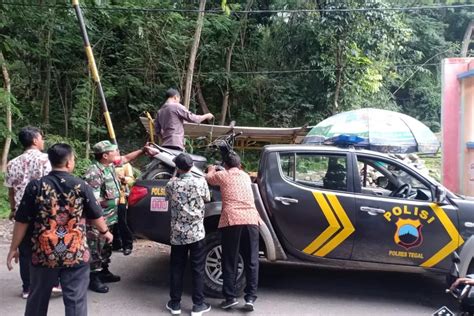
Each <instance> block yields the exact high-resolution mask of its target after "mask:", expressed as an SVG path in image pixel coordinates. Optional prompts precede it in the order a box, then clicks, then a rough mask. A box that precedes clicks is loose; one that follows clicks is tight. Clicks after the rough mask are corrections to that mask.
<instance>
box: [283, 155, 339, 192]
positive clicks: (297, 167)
mask: <svg viewBox="0 0 474 316" xmlns="http://www.w3.org/2000/svg"><path fill="white" fill-rule="evenodd" d="M280 168H281V172H282V175H283V177H284V178H285V179H286V180H289V181H292V182H295V183H298V184H302V185H305V186H309V187H313V188H320V189H329V190H337V191H347V158H346V156H338V155H329V154H319V153H296V154H295V153H281V154H280Z"/></svg>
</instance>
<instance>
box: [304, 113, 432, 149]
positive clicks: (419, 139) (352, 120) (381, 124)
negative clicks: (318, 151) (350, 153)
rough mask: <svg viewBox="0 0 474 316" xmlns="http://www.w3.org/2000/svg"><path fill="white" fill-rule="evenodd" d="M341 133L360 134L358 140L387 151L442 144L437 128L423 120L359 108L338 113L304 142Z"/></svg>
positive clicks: (317, 141)
mask: <svg viewBox="0 0 474 316" xmlns="http://www.w3.org/2000/svg"><path fill="white" fill-rule="evenodd" d="M338 135H357V136H360V137H363V138H364V141H362V142H361V143H359V144H357V145H358V146H359V145H360V146H361V147H365V148H368V149H370V150H376V151H381V152H387V153H411V152H422V153H436V152H437V151H438V149H439V147H440V144H439V141H438V139H437V138H436V136H435V135H434V134H433V132H432V131H431V130H430V129H429V128H428V126H426V125H425V124H423V123H421V122H420V121H418V120H416V119H414V118H412V117H410V116H408V115H405V114H402V113H397V112H392V111H387V110H380V109H372V108H367V109H359V110H354V111H348V112H343V113H339V114H336V115H334V116H331V117H330V118H327V119H325V120H324V121H322V122H320V123H319V124H318V125H316V126H315V127H313V129H311V131H309V133H308V134H307V135H306V137H305V138H304V139H303V143H318V144H320V143H321V142H323V141H324V140H325V139H327V138H330V137H334V136H338Z"/></svg>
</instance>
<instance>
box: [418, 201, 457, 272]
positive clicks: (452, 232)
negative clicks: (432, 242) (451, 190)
mask: <svg viewBox="0 0 474 316" xmlns="http://www.w3.org/2000/svg"><path fill="white" fill-rule="evenodd" d="M430 206H431V208H432V209H433V211H434V213H435V214H436V216H437V217H438V218H439V221H440V222H441V224H443V226H444V229H446V232H447V233H448V235H449V237H450V238H451V241H450V242H448V243H447V244H446V245H445V246H444V247H443V248H441V249H440V250H439V251H438V252H437V253H435V254H434V255H433V256H432V257H431V258H429V259H428V260H426V261H425V262H423V263H422V264H421V265H420V266H422V267H425V268H431V267H433V266H434V265H436V264H438V263H439V262H440V261H441V260H443V259H444V258H446V257H447V256H448V255H449V254H450V253H452V252H453V251H454V250H456V249H457V248H458V247H459V246H461V245H462V244H463V243H464V240H463V239H462V237H461V235H459V232H458V230H457V229H456V226H454V224H453V222H451V220H450V219H449V217H448V215H446V213H445V212H444V210H443V208H441V207H439V206H438V205H436V204H434V203H433V204H430Z"/></svg>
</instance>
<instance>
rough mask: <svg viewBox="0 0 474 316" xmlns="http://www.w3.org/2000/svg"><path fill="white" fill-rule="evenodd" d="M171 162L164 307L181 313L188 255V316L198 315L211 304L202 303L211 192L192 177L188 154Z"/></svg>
mask: <svg viewBox="0 0 474 316" xmlns="http://www.w3.org/2000/svg"><path fill="white" fill-rule="evenodd" d="M174 162H175V164H176V168H177V169H178V173H179V177H178V178H173V179H171V180H170V181H169V182H168V183H167V184H166V197H167V199H168V201H169V203H170V207H169V209H170V215H171V236H170V241H171V259H170V298H171V300H170V301H169V302H168V303H167V304H166V308H167V309H168V310H169V311H170V312H171V314H172V315H179V314H180V313H181V304H180V302H181V294H182V292H183V274H184V268H185V266H186V261H187V259H188V252H189V253H190V261H191V271H192V278H193V282H192V283H193V295H192V299H193V310H192V313H191V315H193V316H199V315H202V313H205V312H208V311H210V310H211V305H209V304H208V303H206V302H205V301H204V263H205V256H204V255H205V253H204V251H205V249H204V246H205V243H204V237H205V234H206V232H205V230H204V202H209V200H210V193H209V187H208V186H207V183H206V181H205V180H204V178H196V177H193V175H192V174H191V172H190V171H191V168H192V166H193V160H192V158H191V157H190V156H189V155H188V154H184V153H183V154H180V155H179V156H177V157H176V158H175V159H174Z"/></svg>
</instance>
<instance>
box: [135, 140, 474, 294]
mask: <svg viewBox="0 0 474 316" xmlns="http://www.w3.org/2000/svg"><path fill="white" fill-rule="evenodd" d="M195 158H196V160H197V162H198V163H201V164H202V162H203V161H202V158H199V157H195ZM374 175H375V177H374ZM374 178H375V179H374ZM166 182H167V180H166V179H161V180H141V181H137V183H136V185H135V186H134V187H133V188H132V191H131V195H130V197H129V213H128V214H129V215H128V216H129V218H128V220H129V225H130V227H131V228H132V230H133V231H134V232H135V234H136V235H137V236H140V237H143V238H147V239H150V240H153V241H156V242H159V243H163V244H169V235H170V213H169V211H168V202H167V201H166V199H165V185H166ZM253 192H254V196H255V203H256V206H257V209H258V211H259V213H260V216H261V218H262V224H261V226H260V237H261V242H260V254H261V256H262V257H263V258H266V259H267V260H268V261H289V262H306V263H312V264H314V265H320V266H321V265H324V266H336V267H338V266H339V267H342V266H343V267H354V268H369V269H378V270H381V269H384V270H399V271H407V269H408V270H412V271H414V272H423V271H434V272H442V273H446V275H447V276H449V275H454V271H451V270H452V269H453V268H452V266H453V264H452V259H451V254H452V253H453V252H454V251H457V253H459V255H460V258H461V263H460V265H459V270H460V275H461V276H463V275H465V274H467V273H473V272H474V263H473V262H474V260H472V259H473V257H474V238H472V235H473V233H474V201H472V200H468V199H467V198H464V197H461V196H457V195H455V194H453V193H451V192H449V190H447V189H446V188H444V187H443V186H442V185H441V184H439V183H438V182H436V181H435V180H433V179H431V178H430V177H428V176H426V175H423V174H421V173H420V172H419V171H417V170H416V169H413V168H412V167H410V166H408V165H406V164H404V163H403V162H401V161H400V160H398V159H396V158H392V157H390V156H387V155H385V154H381V153H378V152H373V151H367V150H359V149H354V148H337V147H329V146H314V145H269V146H266V147H264V149H263V150H262V154H261V159H260V163H259V169H258V175H257V177H256V179H255V181H254V183H253ZM212 194H213V200H212V201H211V202H210V203H208V204H207V205H206V215H205V216H206V217H205V228H206V234H207V236H206V239H207V250H206V252H207V253H206V273H205V275H206V280H205V284H206V292H207V294H208V295H213V296H218V295H220V291H221V286H222V277H221V266H220V256H221V251H220V235H219V230H218V229H217V224H218V221H219V216H220V211H221V202H220V194H219V191H218V188H212ZM239 267H240V268H239V276H238V282H239V285H240V287H241V288H243V285H244V283H245V280H244V275H243V273H242V265H239Z"/></svg>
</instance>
